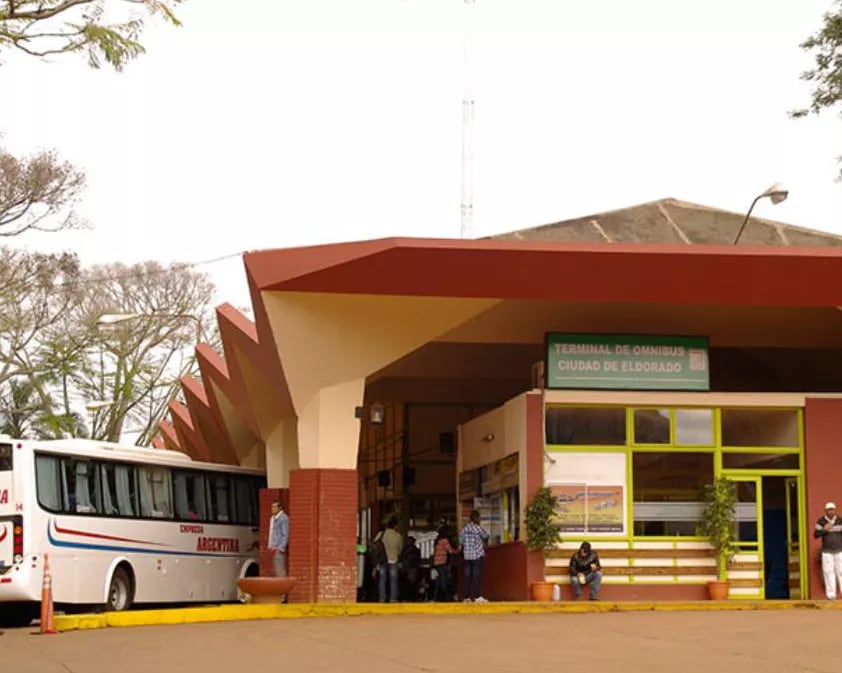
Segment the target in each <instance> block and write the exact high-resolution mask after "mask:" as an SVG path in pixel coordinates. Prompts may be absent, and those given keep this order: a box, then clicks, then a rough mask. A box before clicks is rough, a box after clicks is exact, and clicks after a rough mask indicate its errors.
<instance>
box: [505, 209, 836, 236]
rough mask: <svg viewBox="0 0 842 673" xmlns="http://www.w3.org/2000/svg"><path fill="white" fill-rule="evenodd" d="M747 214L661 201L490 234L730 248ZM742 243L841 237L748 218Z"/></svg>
mask: <svg viewBox="0 0 842 673" xmlns="http://www.w3.org/2000/svg"><path fill="white" fill-rule="evenodd" d="M744 217H745V213H742V214H740V213H732V212H729V211H727V210H719V209H718V208H711V207H709V206H702V205H698V204H695V203H688V202H686V201H679V200H677V199H669V198H668V199H661V200H659V201H652V202H651V203H644V204H641V205H637V206H631V207H629V208H622V209H620V210H612V211H609V212H606V213H600V214H598V215H589V216H587V217H580V218H576V219H573V220H567V221H565V222H555V223H553V224H545V225H542V226H539V227H531V228H529V229H521V230H519V231H512V232H509V233H505V234H498V235H496V236H490V237H489V238H492V239H498V240H523V241H569V242H591V243H598V242H603V243H676V244H682V243H684V244H694V243H701V244H708V245H731V244H732V243H733V242H734V237H735V236H736V235H737V232H738V231H739V228H740V225H741V224H742V222H743V218H744ZM739 244H740V245H772V246H806V247H842V236H837V235H836V234H830V233H827V232H823V231H815V230H812V229H804V228H802V227H796V226H793V225H791V224H784V223H782V222H774V221H772V220H765V219H762V218H757V217H752V218H751V219H750V220H749V222H748V224H747V225H746V228H745V230H744V231H743V234H742V236H741V237H740V243H739Z"/></svg>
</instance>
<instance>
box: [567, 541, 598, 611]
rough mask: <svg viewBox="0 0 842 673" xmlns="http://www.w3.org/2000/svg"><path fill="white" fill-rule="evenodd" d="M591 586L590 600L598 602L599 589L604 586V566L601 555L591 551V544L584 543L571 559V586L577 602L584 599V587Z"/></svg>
mask: <svg viewBox="0 0 842 673" xmlns="http://www.w3.org/2000/svg"><path fill="white" fill-rule="evenodd" d="M585 584H590V586H591V588H590V591H589V593H588V598H589V599H590V600H592V601H595V600H597V598H596V595H597V594H598V593H599V587H600V585H601V584H602V566H601V565H600V563H599V554H597V553H596V552H595V551H593V550H592V549H591V543H590V542H583V543H582V545H581V546H580V547H579V551H577V552H576V553H575V554H573V556H571V557H570V585H571V586H572V587H573V595H574V596H575V597H576V600H578V599H580V598H581V597H582V586H584V585H585Z"/></svg>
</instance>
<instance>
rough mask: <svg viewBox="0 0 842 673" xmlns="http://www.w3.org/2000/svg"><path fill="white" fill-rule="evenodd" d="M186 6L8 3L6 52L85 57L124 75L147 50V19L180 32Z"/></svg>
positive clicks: (162, 1)
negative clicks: (180, 12)
mask: <svg viewBox="0 0 842 673" xmlns="http://www.w3.org/2000/svg"><path fill="white" fill-rule="evenodd" d="M181 2H182V0H6V1H4V2H3V3H2V6H0V49H2V48H4V47H13V48H15V49H18V50H20V51H22V52H24V53H26V54H29V55H30V56H49V55H53V54H69V53H78V52H84V53H86V54H87V58H88V64H89V65H90V66H91V67H94V68H99V67H100V66H101V65H102V63H103V61H105V62H106V63H108V64H109V65H111V66H112V67H114V69H115V70H122V69H123V66H124V65H125V64H126V63H127V62H128V61H130V60H132V59H133V58H135V57H137V56H139V55H140V54H142V53H143V52H144V51H145V50H144V48H143V45H142V44H141V43H140V42H139V41H138V39H139V37H140V34H141V32H142V31H143V28H144V19H145V17H147V16H153V17H157V18H160V19H162V20H164V21H166V22H167V23H171V24H173V25H175V26H180V25H181V23H180V21H179V20H178V18H176V16H175V13H174V10H175V7H176V6H177V5H179V4H180V3H181Z"/></svg>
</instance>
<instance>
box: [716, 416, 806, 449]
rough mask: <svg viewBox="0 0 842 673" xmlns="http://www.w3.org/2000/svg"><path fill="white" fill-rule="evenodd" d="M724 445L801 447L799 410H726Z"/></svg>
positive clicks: (723, 431) (723, 429)
mask: <svg viewBox="0 0 842 673" xmlns="http://www.w3.org/2000/svg"><path fill="white" fill-rule="evenodd" d="M721 417H722V446H754V447H766V446H769V447H786V448H793V449H794V448H798V447H799V446H800V444H801V442H800V438H799V433H798V411H797V410H795V409H723V410H722V411H721Z"/></svg>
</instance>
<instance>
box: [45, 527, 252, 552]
mask: <svg viewBox="0 0 842 673" xmlns="http://www.w3.org/2000/svg"><path fill="white" fill-rule="evenodd" d="M47 538H48V539H49V540H50V544H51V545H53V546H54V547H67V548H69V549H92V550H95V551H121V552H127V553H132V554H153V555H155V556H205V557H209V556H213V557H217V558H240V557H241V556H245V554H242V553H240V554H217V553H215V552H201V551H163V550H161V549H141V548H140V547H113V546H111V545H104V544H88V543H85V542H66V541H64V540H56V539H55V538H54V537H53V532H52V531H51V530H50V526H49V524H48V525H47Z"/></svg>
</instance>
